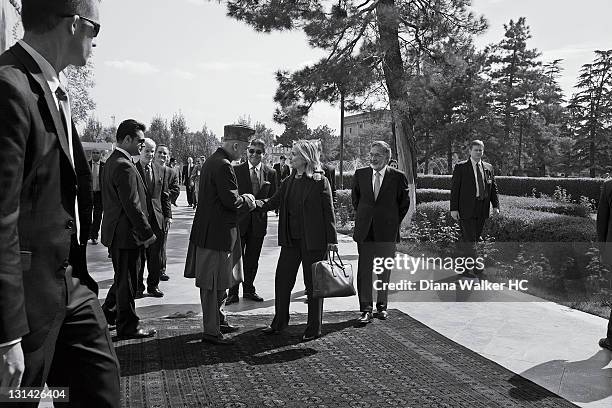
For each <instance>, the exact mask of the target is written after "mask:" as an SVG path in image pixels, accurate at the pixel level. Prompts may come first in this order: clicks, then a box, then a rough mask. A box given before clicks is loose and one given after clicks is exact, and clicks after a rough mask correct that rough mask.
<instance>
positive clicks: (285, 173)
mask: <svg viewBox="0 0 612 408" xmlns="http://www.w3.org/2000/svg"><path fill="white" fill-rule="evenodd" d="M286 160H287V158H286V157H285V156H281V157H280V162H278V163H276V164H275V165H274V170H275V171H276V187H277V188H278V186H280V183H281V182H282V181H283V180H284V179H286V178H287V177H289V175H290V174H291V170H290V169H289V166H287V165H286V164H285V161H286Z"/></svg>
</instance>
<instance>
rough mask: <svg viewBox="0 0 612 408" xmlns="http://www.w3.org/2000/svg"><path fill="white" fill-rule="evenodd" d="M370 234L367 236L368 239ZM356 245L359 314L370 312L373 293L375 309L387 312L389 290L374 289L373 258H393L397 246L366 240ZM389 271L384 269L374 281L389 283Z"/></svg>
mask: <svg viewBox="0 0 612 408" xmlns="http://www.w3.org/2000/svg"><path fill="white" fill-rule="evenodd" d="M371 235H372V234H369V235H368V238H369V239H372V238H371ZM368 238H366V241H364V242H358V243H357V251H358V252H359V262H358V264H357V293H358V295H359V310H360V311H361V312H371V311H372V310H373V308H372V302H373V298H374V293H373V292H374V291H376V309H377V310H378V311H382V310H387V304H388V297H389V289H388V287H387V286H384V287H383V286H380V285H377V287H380V288H382V289H375V287H374V285H373V284H374V258H377V257H382V258H394V257H395V251H396V247H397V244H396V243H395V242H376V241H372V240H368ZM390 278H391V270H390V269H387V268H385V269H384V271H383V272H382V273H381V274H380V275H377V276H376V280H380V281H382V283H389V279H390Z"/></svg>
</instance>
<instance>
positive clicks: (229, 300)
mask: <svg viewBox="0 0 612 408" xmlns="http://www.w3.org/2000/svg"><path fill="white" fill-rule="evenodd" d="M232 303H238V295H229V296H228V297H227V299H225V304H226V305H231V304H232Z"/></svg>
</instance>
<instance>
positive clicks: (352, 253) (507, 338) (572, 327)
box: [88, 192, 612, 408]
mask: <svg viewBox="0 0 612 408" xmlns="http://www.w3.org/2000/svg"><path fill="white" fill-rule="evenodd" d="M178 203H179V206H178V207H173V211H174V224H173V225H172V229H171V231H170V236H169V238H168V271H167V273H168V275H170V277H171V279H170V281H168V282H162V283H161V285H160V289H161V290H162V291H163V292H164V293H165V296H164V297H163V298H159V299H158V298H151V297H148V298H144V299H139V300H137V301H136V304H137V312H138V314H139V315H140V316H141V318H143V319H147V318H154V317H162V316H167V315H171V314H175V313H176V314H192V313H195V314H197V315H201V308H200V302H199V291H198V290H197V288H196V287H195V285H194V281H193V280H191V279H186V278H184V277H183V267H184V261H185V254H186V250H187V241H188V238H189V232H190V229H191V223H192V219H193V215H194V212H195V211H194V210H192V209H190V208H188V207H187V206H186V201H185V194H184V192H181V197H180V198H179V200H178ZM277 222H278V218H277V217H276V216H275V215H274V214H273V213H270V216H269V225H268V235H267V237H266V240H265V242H264V247H263V250H262V255H261V259H260V266H259V273H258V276H257V279H256V281H255V286H256V288H257V292H258V293H259V294H260V295H261V296H262V297H264V299H265V301H264V302H262V303H256V302H252V301H249V300H244V299H242V298H241V299H240V302H239V303H238V304H234V305H230V306H228V307H227V311H228V312H229V313H230V314H241V315H248V314H273V313H274V272H275V269H276V261H277V259H278V254H279V252H280V249H279V247H278V246H277V234H276V231H277ZM339 249H340V254H341V255H342V256H343V259H344V260H346V261H349V262H350V263H351V264H352V265H353V269H354V271H355V272H356V271H357V247H356V245H355V243H354V242H353V241H352V239H351V238H350V237H348V236H339ZM88 259H89V270H90V272H91V273H92V274H93V276H94V278H95V279H96V280H97V281H98V282H99V283H100V289H101V291H100V299H101V300H103V299H104V297H105V296H106V293H107V291H108V288H109V287H110V285H111V283H112V277H113V271H112V265H111V262H110V259H108V258H107V250H106V248H105V247H103V246H102V245H100V244H98V245H95V246H93V245H90V246H89V249H88ZM419 273H421V272H419ZM440 273H443V271H439V272H429V274H430V276H431V278H432V279H435V280H437V279H439V278H440V277H441V275H440ZM303 290H304V285H303V281H302V278H301V274H300V275H299V277H298V281H297V283H296V287H295V290H294V293H293V301H292V304H291V311H292V312H296V313H305V312H306V310H307V309H306V305H305V304H304V303H303V299H304V297H305V296H304V291H303ZM454 296H456V298H454ZM478 296H480V295H478ZM482 296H485V297H484V298H481V300H482V299H484V300H485V301H478V302H476V301H473V300H475V299H474V296H468V297H467V298H466V296H465V294H461V293H458V294H453V293H450V294H449V293H445V294H444V295H440V294H436V293H435V292H433V293H432V292H428V293H427V294H425V293H423V292H421V293H414V294H407V293H406V292H403V293H399V292H398V293H395V294H392V295H391V297H390V305H389V307H390V308H394V309H399V310H401V311H402V312H404V313H407V314H408V315H410V316H411V317H413V318H415V319H417V320H419V321H420V322H422V323H424V324H425V325H427V326H429V327H430V328H432V329H433V330H435V331H437V332H439V333H440V334H442V335H444V336H446V337H447V338H449V339H451V340H453V341H455V342H457V343H459V344H461V345H463V346H466V347H468V348H470V349H471V350H474V351H475V352H477V353H479V354H481V355H482V356H484V357H486V358H488V359H490V360H492V361H495V362H496V363H498V364H500V365H502V366H504V367H506V368H508V369H509V370H511V371H513V372H515V373H517V374H520V375H522V376H524V377H526V378H528V379H530V380H532V381H534V382H536V383H537V384H539V385H541V386H543V387H545V388H547V389H548V390H550V391H553V392H555V393H557V394H559V395H561V396H563V397H564V398H566V399H568V400H570V401H572V402H574V403H576V404H578V405H580V406H583V407H589V408H594V407H601V408H604V407H605V408H609V407H611V406H612V362H611V361H612V352H609V351H606V350H601V349H600V348H599V347H598V346H597V340H598V339H599V338H600V337H602V336H603V335H604V333H605V331H606V325H607V321H606V320H605V319H602V318H600V317H596V316H592V315H589V314H586V313H583V312H580V311H577V310H572V309H569V308H567V307H564V306H560V305H557V304H555V303H550V302H544V301H541V300H540V299H537V298H533V297H531V296H527V295H523V294H517V293H515V292H510V293H504V294H503V296H505V297H504V298H503V299H504V300H507V301H503V302H500V301H486V296H489V295H482ZM455 299H458V300H469V301H462V302H457V301H452V300H455ZM416 300H419V301H416ZM440 300H444V301H440ZM449 300H450V301H449ZM489 300H490V299H489ZM516 300H520V302H517V301H516ZM325 311H355V317H357V316H358V301H357V298H356V297H351V298H339V299H327V300H326V301H325ZM390 318H393V316H392V315H391V316H390ZM324 319H325V315H324ZM144 323H145V324H146V322H144ZM373 324H384V322H381V321H375V322H374V323H373Z"/></svg>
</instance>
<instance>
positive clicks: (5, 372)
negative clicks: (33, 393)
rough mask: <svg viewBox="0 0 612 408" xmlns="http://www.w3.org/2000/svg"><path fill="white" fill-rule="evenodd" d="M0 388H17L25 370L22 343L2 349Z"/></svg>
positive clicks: (0, 348) (0, 351) (0, 352)
mask: <svg viewBox="0 0 612 408" xmlns="http://www.w3.org/2000/svg"><path fill="white" fill-rule="evenodd" d="M0 355H1V356H2V359H1V360H0V388H4V387H6V388H17V387H19V386H20V385H21V378H22V377H23V372H24V370H25V362H24V358H23V350H22V349H21V342H19V343H16V344H13V345H10V346H5V347H0Z"/></svg>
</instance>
